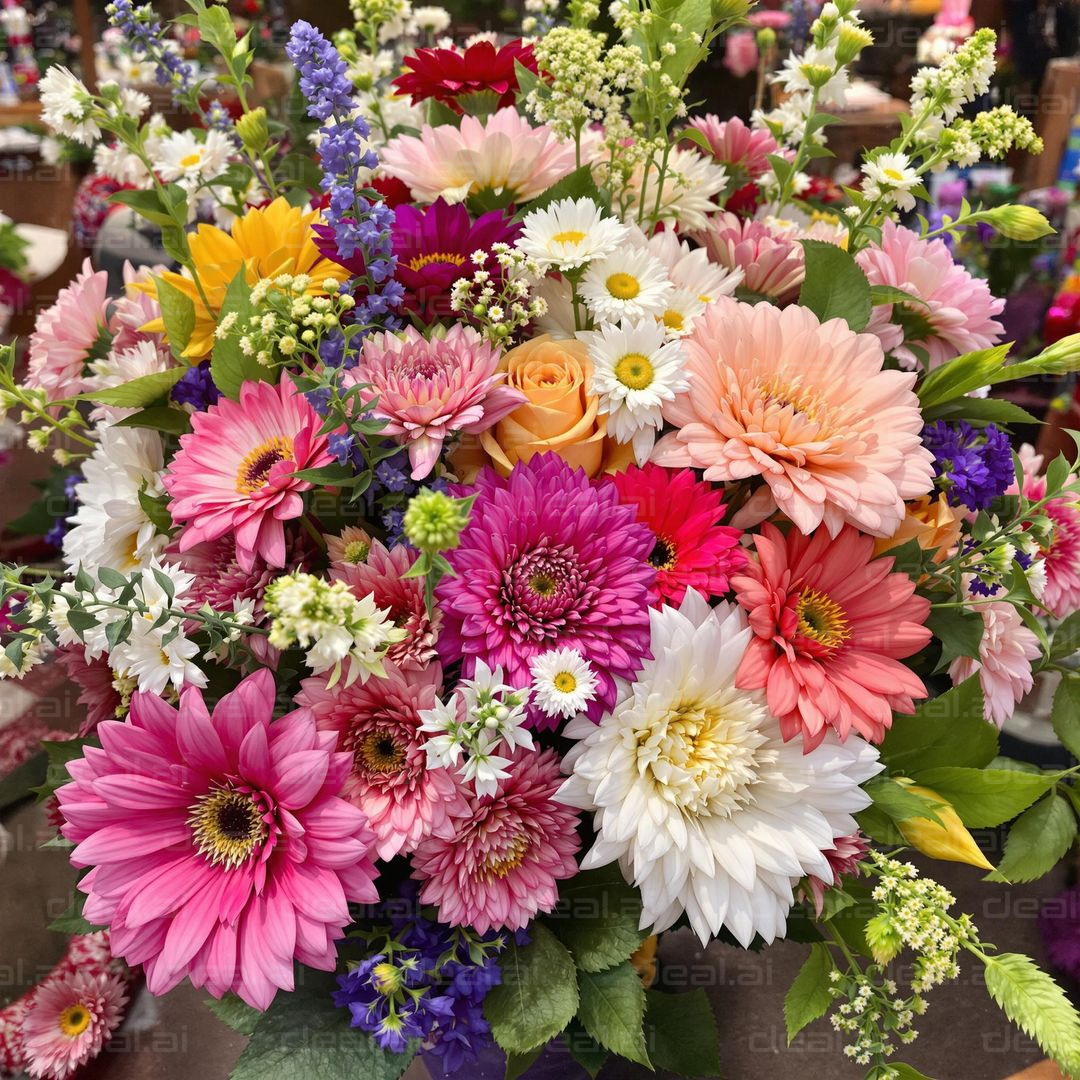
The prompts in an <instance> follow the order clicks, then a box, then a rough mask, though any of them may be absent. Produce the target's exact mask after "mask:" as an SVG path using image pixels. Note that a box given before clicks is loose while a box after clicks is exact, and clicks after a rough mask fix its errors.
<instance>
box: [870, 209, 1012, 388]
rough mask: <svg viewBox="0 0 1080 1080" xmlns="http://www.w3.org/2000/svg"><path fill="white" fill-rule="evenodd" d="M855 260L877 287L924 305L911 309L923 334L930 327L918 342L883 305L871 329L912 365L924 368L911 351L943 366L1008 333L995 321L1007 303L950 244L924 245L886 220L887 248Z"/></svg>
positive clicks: (884, 239)
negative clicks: (915, 349)
mask: <svg viewBox="0 0 1080 1080" xmlns="http://www.w3.org/2000/svg"><path fill="white" fill-rule="evenodd" d="M855 261H856V262H857V263H858V264H859V265H860V266H861V267H862V268H863V270H864V271H865V272H866V276H867V278H868V279H869V281H870V284H871V285H892V286H894V287H895V288H898V289H903V290H904V292H908V293H911V295H912V296H917V297H918V298H919V299H920V300H922V301H923V303H922V304H909V305H907V306H908V307H910V308H911V314H912V321H913V322H914V323H915V324H916V325H917V326H919V327H920V329H922V327H923V324H925V330H924V332H922V333H920V334H919V336H917V337H912V338H908V339H906V340H905V338H904V330H903V329H902V328H901V327H900V326H899V325H898V324H897V323H895V322H892V321H891V319H892V314H893V306H892V305H891V304H879V305H877V306H876V307H875V308H874V310H873V314H872V315H871V316H870V323H869V324H868V326H867V327H866V332H867V333H868V334H876V335H877V336H878V337H879V338H880V339H881V347H882V348H883V349H884V350H885V351H886V352H891V353H893V354H894V355H895V356H896V357H897V358H898V359H899V360H901V361H902V362H904V364H905V365H906V366H909V367H912V368H914V367H916V366H918V359H917V357H916V355H915V353H914V352H913V351H912V349H911V346H917V347H918V348H920V349H925V350H926V351H927V352H928V353H929V354H930V366H931V367H937V366H938V365H939V364H943V363H945V361H946V360H951V359H953V357H955V356H959V355H960V354H961V353H966V352H973V351H974V350H975V349H986V348H989V347H990V346H991V345H993V344H994V343H995V342H997V341H998V340H999V339H1000V338H1001V335H1002V334H1004V333H1005V328H1004V327H1003V326H1002V325H1001V323H999V322H997V321H996V320H995V319H994V316H995V315H1000V314H1001V312H1002V311H1003V310H1004V309H1005V301H1004V300H999V299H998V298H997V297H995V296H994V295H993V294H992V293H991V292H990V287H989V285H987V283H986V282H985V281H984V280H983V279H982V278H976V277H972V276H971V274H969V273H968V272H967V270H965V269H964V267H962V266H960V265H959V264H958V263H956V262H954V261H953V257H952V253H951V252H950V251H949V249H948V247H946V246H945V241H944V240H922V239H920V238H919V236H918V234H917V233H914V232H912V231H911V229H905V228H904V227H903V225H897V224H895V223H894V222H891V221H886V222H885V225H884V227H883V229H882V232H881V243H880V244H871V245H870V247H868V248H864V249H863V250H862V251H860V252H859V253H858V255H856V256H855Z"/></svg>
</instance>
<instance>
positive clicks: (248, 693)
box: [57, 669, 377, 1009]
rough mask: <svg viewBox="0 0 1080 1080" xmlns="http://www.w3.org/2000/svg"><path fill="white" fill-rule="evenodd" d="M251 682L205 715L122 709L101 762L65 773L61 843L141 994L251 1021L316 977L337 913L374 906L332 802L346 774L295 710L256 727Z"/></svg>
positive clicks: (263, 683) (328, 735)
mask: <svg viewBox="0 0 1080 1080" xmlns="http://www.w3.org/2000/svg"><path fill="white" fill-rule="evenodd" d="M273 711H274V680H273V677H272V676H271V675H270V673H269V672H268V671H266V670H265V669H263V670H260V671H258V672H257V673H256V674H254V675H252V676H250V677H249V678H247V679H245V680H244V681H243V682H241V683H240V685H239V686H238V687H237V688H236V689H235V690H234V691H233V692H232V693H230V694H226V695H225V696H224V697H223V698H222V699H221V700H220V701H219V702H218V704H217V706H216V707H215V709H214V711H213V713H212V714H210V713H208V712H207V709H206V706H205V704H204V703H203V698H202V694H201V693H200V692H199V691H198V690H195V689H188V690H185V691H184V692H183V694H182V695H181V699H180V707H179V709H175V708H173V707H172V706H170V705H167V704H166V703H165V702H164V701H162V700H161V699H160V698H159V697H156V696H155V695H153V694H136V695H135V696H134V698H133V699H132V704H131V712H130V715H129V718H128V720H127V721H125V722H123V723H121V722H119V721H116V720H109V721H106V722H105V723H103V724H101V725H99V727H98V729H97V734H98V736H99V737H100V739H101V749H96V748H94V747H87V748H86V750H85V757H83V758H80V759H78V760H76V761H72V762H71V763H70V764H69V765H68V772H69V773H70V774H71V777H72V782H71V783H70V784H66V785H65V786H64V787H62V788H60V790H59V791H58V793H57V794H58V797H59V801H60V810H61V813H62V814H63V816H64V824H63V826H62V828H61V832H62V833H63V835H64V836H65V837H67V838H68V839H69V840H71V841H73V842H74V843H75V844H76V847H75V848H74V850H73V851H72V853H71V861H72V863H73V864H74V865H75V866H79V867H82V866H90V867H92V869H91V870H90V872H89V873H88V874H87V875H86V876H85V877H83V879H82V880H81V881H80V882H79V888H80V889H82V890H83V891H84V892H85V893H87V899H86V905H85V912H86V917H87V918H88V919H89V920H90V921H91V922H94V923H99V924H101V925H108V926H109V927H110V929H111V932H112V949H113V952H114V953H115V954H116V955H118V956H122V957H124V959H125V960H127V962H128V963H130V964H142V965H143V966H144V968H145V971H146V983H147V986H148V987H149V989H150V991H151V993H154V994H164V993H166V992H167V991H168V990H171V989H172V988H173V987H174V986H176V985H177V984H179V983H180V981H181V980H182V979H183V978H184V977H185V976H187V977H188V978H190V979H191V982H192V984H193V985H195V986H205V987H206V989H207V990H208V991H209V993H211V994H212V995H213V996H214V997H221V996H222V995H223V994H225V993H227V992H229V991H232V992H233V993H235V994H238V995H239V996H240V997H241V998H243V999H244V1001H246V1002H248V1004H249V1005H252V1006H254V1007H255V1008H257V1009H265V1008H267V1006H269V1004H270V1002H271V1001H272V1000H273V998H274V995H275V994H276V993H277V989H278V988H281V989H283V990H291V989H292V988H293V960H294V959H296V960H299V961H300V962H301V963H304V964H307V965H309V966H310V967H315V968H320V969H322V970H326V971H330V970H332V969H333V967H334V964H335V962H336V954H335V951H334V941H335V940H336V939H337V938H339V937H340V936H341V934H342V931H343V929H344V927H345V926H346V924H347V923H348V922H349V909H348V901H355V902H358V903H371V902H373V901H374V900H375V899H377V894H376V891H375V885H374V877H375V866H374V863H373V861H372V851H373V843H374V839H375V837H374V834H373V833H372V831H371V829H370V827H369V826H368V823H367V819H366V818H365V816H364V814H363V812H362V811H360V810H359V809H357V808H356V807H355V806H353V805H352V803H350V802H348V801H346V800H345V799H341V798H339V797H338V792H339V791H340V790H341V787H342V785H343V784H344V782H345V779H346V777H347V776H348V773H349V766H350V759H349V755H348V754H345V753H336V752H335V744H336V741H337V739H336V736H335V734H334V733H333V732H329V731H319V730H318V728H317V727H316V724H315V718H314V716H313V715H312V714H311V712H310V710H308V709H297V710H296V711H294V712H291V713H289V714H288V715H287V716H283V717H282V718H281V719H280V720H276V721H273V722H271V720H272V717H273Z"/></svg>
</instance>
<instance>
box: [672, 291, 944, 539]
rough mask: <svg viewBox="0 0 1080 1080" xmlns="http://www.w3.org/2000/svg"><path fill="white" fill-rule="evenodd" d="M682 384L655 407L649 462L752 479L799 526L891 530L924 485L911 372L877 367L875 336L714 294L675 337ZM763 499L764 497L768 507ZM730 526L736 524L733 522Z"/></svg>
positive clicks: (927, 481) (928, 475)
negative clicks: (659, 420) (685, 378)
mask: <svg viewBox="0 0 1080 1080" xmlns="http://www.w3.org/2000/svg"><path fill="white" fill-rule="evenodd" d="M683 343H684V345H685V347H686V351H687V354H688V361H687V374H688V375H689V376H690V379H691V389H690V391H689V392H687V393H685V394H679V395H678V396H677V397H676V398H675V400H674V401H672V402H669V403H667V404H665V406H664V419H665V420H666V421H667V422H668V423H670V424H673V425H674V426H675V428H676V429H677V430H676V431H673V432H671V433H670V434H668V435H665V436H664V437H663V438H662V439H661V440H660V441H659V442H658V443H657V444H656V448H655V450H654V451H653V457H652V459H653V461H655V462H657V463H658V464H660V465H664V466H665V467H667V468H676V469H680V468H685V467H688V466H689V467H691V468H695V469H704V470H705V479H706V480H713V481H722V482H730V481H734V480H745V479H748V478H750V477H757V476H760V477H761V479H762V480H764V482H765V485H766V487H767V491H765V492H763V493H762V495H761V497H760V498H759V500H758V501H759V504H761V506H762V507H763V509H764V512H763V513H761V516H762V517H764V516H766V515H767V513H768V512H770V510H771V508H772V507H774V506H778V507H779V508H780V509H781V510H782V511H783V512H784V513H785V514H786V515H787V516H788V517H789V518H790V519H791V520H792V522H794V524H795V526H796V528H797V529H799V530H800V531H801V532H803V533H810V532H813V531H814V529H816V528H817V527H818V526H819V525H821V524H824V525H825V527H826V528H827V529H828V531H829V533H830V534H831V535H833V536H836V535H837V533H839V531H840V529H841V528H842V527H843V525H844V523H845V522H849V523H850V524H852V525H854V526H856V528H858V529H861V530H862V531H863V532H866V533H870V534H871V535H873V536H892V534H893V533H894V532H896V530H897V529H898V528H899V527H900V522H901V521H903V519H904V513H905V508H904V500H905V499H916V498H918V497H919V496H920V495H925V494H926V493H927V492H928V491H929V490H930V489H931V487H932V484H933V469H932V464H933V458H932V456H931V454H930V452H929V451H928V450H927V449H926V448H925V447H924V446H923V445H922V442H921V440H920V438H919V433H920V432H921V430H922V425H923V421H922V414H921V413H920V412H919V402H918V399H917V398H916V397H915V394H914V393H913V391H912V387H913V385H914V383H915V375H914V374H913V373H910V372H904V371H884V370H882V365H883V363H884V355H883V353H882V351H881V345H880V343H879V342H878V340H877V338H875V337H873V336H872V335H870V334H855V333H852V331H851V330H850V329H849V327H848V325H847V323H846V322H844V321H843V320H842V319H831V320H829V321H828V322H826V323H822V322H820V321H819V320H818V318H817V316H816V315H815V314H814V313H813V312H812V311H810V310H809V309H808V308H804V307H797V306H793V307H789V308H785V309H783V310H780V309H779V308H775V307H773V306H772V305H771V304H758V305H756V306H754V305H750V304H743V303H739V302H738V301H735V300H730V299H727V298H725V297H721V298H720V299H719V300H715V301H713V303H712V304H710V305H709V307H708V308H707V309H706V311H705V314H704V315H702V316H701V317H700V318H699V319H698V321H697V325H696V328H695V330H694V333H693V334H691V335H690V337H688V338H684V339H683ZM766 504H767V505H766ZM736 524H739V522H736Z"/></svg>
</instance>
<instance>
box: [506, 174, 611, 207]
mask: <svg viewBox="0 0 1080 1080" xmlns="http://www.w3.org/2000/svg"><path fill="white" fill-rule="evenodd" d="M559 199H592V201H593V202H594V203H596V205H597V206H599V207H601V208H602V209H604V210H607V209H608V208H609V206H610V200H609V199H608V198H607V196H606V195H605V194H604V193H603V192H602V191H601V190H600V188H598V187H597V186H596V180H595V179H594V178H593V172H592V166H590V165H582V166H581V167H580V168H578V169H575V170H574V171H573V172H572V173H570V174H569V175H567V176H564V177H563V178H562V179H561V180H560V181H559V182H558V183H556V184H553V185H552V186H551V187H549V188H548V189H547V191H545V192H543V194H541V195H537V197H536V198H535V199H532V200H531V201H530V202H528V203H526V204H525V206H524V207H523V208H522V210H521V211H520V213H519V215H518V216H519V217H523V216H524V215H525V214H531V213H532V212H533V211H534V210H542V209H543V208H544V207H545V206H549V205H550V204H551V203H553V202H557V201H558V200H559Z"/></svg>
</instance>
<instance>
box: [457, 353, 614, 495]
mask: <svg viewBox="0 0 1080 1080" xmlns="http://www.w3.org/2000/svg"><path fill="white" fill-rule="evenodd" d="M499 369H500V370H501V371H505V372H506V385H507V386H512V387H513V388H514V389H515V390H520V391H521V392H522V393H523V394H524V395H525V397H526V398H527V399H528V400H527V401H526V402H525V403H524V404H522V405H519V406H518V407H517V408H516V409H515V410H514V411H513V412H512V413H510V415H509V416H507V417H505V418H504V419H502V420H500V421H499V423H497V424H496V425H495V426H494V427H493V428H489V429H488V430H487V431H485V432H482V433H481V435H480V436H479V438H478V439H468V440H466V441H465V442H463V443H462V445H461V446H460V447H459V448H458V449H457V451H455V453H454V456H453V458H452V463H453V466H454V469H455V471H456V472H457V473H458V475H459V476H460V477H461V479H462V480H463V481H464V482H465V483H469V482H470V481H471V480H472V479H473V478H474V477H475V476H476V474H477V473H478V472H479V471H480V469H481V468H482V467H483V466H484V465H486V464H488V463H490V464H492V465H494V466H495V468H496V469H497V470H498V472H499V473H500V474H501V475H502V476H506V475H508V474H509V472H510V470H511V469H512V468H513V467H514V465H515V464H517V462H519V461H528V460H529V458H531V457H532V456H533V455H534V454H542V453H555V454H558V455H559V457H561V458H562V459H563V460H564V461H566V462H567V463H568V464H569V465H571V466H572V467H573V468H575V469H584V470H585V472H586V473H588V475H589V476H596V475H598V474H599V473H601V472H603V471H605V470H610V469H614V468H619V467H622V466H625V465H626V464H627V463H629V461H630V459H631V457H632V453H633V451H632V448H631V447H630V446H629V445H627V446H619V445H617V444H616V443H614V442H613V441H612V440H611V439H609V438H607V416H606V415H605V416H599V415H597V414H598V411H599V404H600V403H599V398H598V397H597V396H596V395H595V394H591V393H589V381H590V378H591V376H592V361H590V360H589V353H588V350H587V348H586V347H585V345H584V344H583V343H582V342H580V341H574V340H569V341H556V340H555V339H554V338H552V337H551V335H550V334H544V335H543V336H542V337H538V338H533V340H532V341H526V342H525V344H523V345H518V346H517V348H514V349H511V350H510V351H509V352H508V353H506V354H505V355H504V356H503V358H502V360H501V361H500V362H499Z"/></svg>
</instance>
